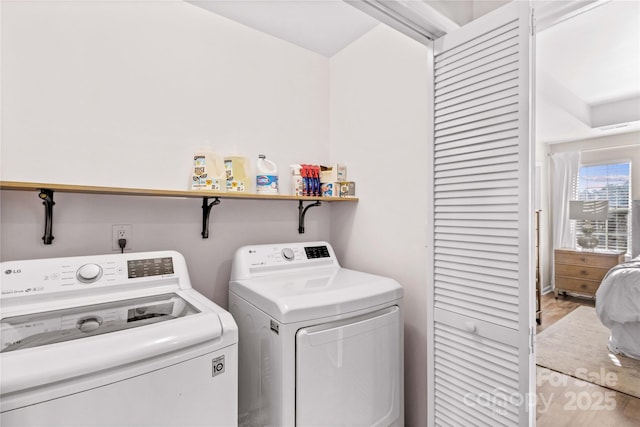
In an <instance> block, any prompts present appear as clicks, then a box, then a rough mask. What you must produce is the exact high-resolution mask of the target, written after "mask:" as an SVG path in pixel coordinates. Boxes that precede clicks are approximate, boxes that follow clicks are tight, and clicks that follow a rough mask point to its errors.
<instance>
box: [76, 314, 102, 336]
mask: <svg viewBox="0 0 640 427" xmlns="http://www.w3.org/2000/svg"><path fill="white" fill-rule="evenodd" d="M101 324H102V319H101V318H99V317H97V316H96V317H86V318H84V319H80V320H78V323H77V324H76V327H77V328H78V329H80V330H81V331H82V332H92V331H95V330H96V329H98V328H99V327H100V325H101Z"/></svg>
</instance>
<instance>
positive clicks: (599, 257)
mask: <svg viewBox="0 0 640 427" xmlns="http://www.w3.org/2000/svg"><path fill="white" fill-rule="evenodd" d="M555 256H556V262H557V263H560V264H578V265H588V266H590V267H605V268H607V269H609V268H611V267H613V266H615V265H617V264H619V263H620V262H622V261H621V260H620V259H621V257H620V255H619V254H603V253H597V252H575V251H571V252H567V251H562V250H556V253H555Z"/></svg>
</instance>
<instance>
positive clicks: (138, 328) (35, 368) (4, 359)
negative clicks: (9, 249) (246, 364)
mask: <svg viewBox="0 0 640 427" xmlns="http://www.w3.org/2000/svg"><path fill="white" fill-rule="evenodd" d="M0 274H1V275H2V283H1V289H2V297H1V299H0V306H1V308H2V319H1V346H0V365H1V366H2V376H1V377H0V408H1V413H0V424H1V425H2V426H3V427H16V426H44V425H46V426H64V427H70V426H82V427H94V426H104V427H107V426H108V427H116V426H127V427H132V426H149V427H157V426H171V427H195V426H224V427H228V426H234V425H237V372H238V370H237V357H238V330H237V326H236V323H235V321H234V320H233V318H232V317H231V315H230V314H229V313H228V312H227V311H225V310H223V309H221V308H220V307H218V306H217V305H216V304H214V303H213V302H211V301H210V300H208V299H207V298H205V297H204V296H203V295H201V294H200V293H198V292H197V291H195V290H194V289H193V288H192V287H191V283H190V281H189V275H188V272H187V266H186V263H185V260H184V258H183V257H182V255H180V254H179V253H177V252H173V251H163V252H147V253H132V254H117V255H103V256H81V257H70V258H51V259H39V260H27V261H8V262H3V263H1V267H0Z"/></svg>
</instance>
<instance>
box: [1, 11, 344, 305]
mask: <svg viewBox="0 0 640 427" xmlns="http://www.w3.org/2000/svg"><path fill="white" fill-rule="evenodd" d="M1 19H2V27H1V28H2V69H1V71H2V134H1V136H2V152H1V154H2V156H1V172H0V174H1V178H2V180H7V181H33V182H54V183H64V184H84V185H105V186H121V187H139V188H165V189H187V188H188V177H189V167H190V164H191V156H192V154H193V152H194V151H195V150H196V148H197V147H199V146H201V145H208V146H210V147H211V148H213V149H215V150H217V151H219V152H221V153H230V152H232V151H236V150H237V151H241V152H243V153H244V154H245V155H247V156H248V157H249V158H250V159H252V160H253V159H255V158H256V157H257V155H258V154H259V153H264V154H266V155H267V156H268V158H270V159H272V160H274V161H276V162H277V163H278V165H279V166H280V176H281V180H282V185H283V188H287V189H288V188H289V185H288V184H289V179H288V177H287V174H286V170H285V169H286V166H287V165H289V164H290V163H298V162H304V161H307V162H322V163H325V162H327V161H328V158H329V146H328V140H329V60H328V59H327V58H325V57H322V56H320V55H317V54H314V53H312V52H309V51H307V50H304V49H302V48H299V47H297V46H295V45H292V44H289V43H286V42H283V41H281V40H278V39H276V38H273V37H271V36H266V35H264V34H262V33H259V32H257V31H254V30H252V29H249V28H247V27H244V26H242V25H239V24H237V23H235V22H233V21H230V20H227V19H225V18H222V17H220V16H217V15H215V14H213V13H211V12H208V11H206V10H203V9H201V8H198V7H196V6H193V5H190V4H187V3H184V2H181V1H152V2H149V1H143V2H118V1H102V2H66V1H49V2H3V3H2V18H1ZM54 200H55V202H56V205H55V207H54V214H53V234H54V236H55V240H54V242H53V244H52V245H47V246H45V245H44V244H43V243H42V240H41V237H42V235H43V223H44V219H43V212H44V209H43V207H42V203H41V202H40V201H39V200H38V198H37V194H36V193H35V192H33V193H31V192H18V191H3V192H2V195H1V199H0V204H1V211H0V214H1V220H2V223H1V228H0V230H1V233H2V234H1V254H0V256H1V259H2V260H9V259H25V258H42V257H58V256H69V255H80V254H99V253H110V252H111V251H112V249H111V225H112V224H121V223H126V224H133V242H132V243H133V250H134V251H146V250H161V249H177V250H179V251H181V252H183V254H184V255H185V256H186V258H187V260H188V262H189V269H190V273H191V276H192V281H193V282H194V286H195V287H196V288H197V289H198V290H199V291H201V292H202V293H204V294H205V295H206V296H208V297H209V298H211V299H213V300H214V301H215V302H217V303H219V304H221V305H222V306H225V307H226V302H227V295H226V294H227V284H228V280H229V272H230V263H231V257H232V254H233V251H234V250H235V249H236V248H237V247H239V246H240V245H242V244H246V243H266V242H276V241H300V240H315V239H327V238H328V237H329V214H330V210H331V209H330V208H331V207H330V206H328V205H326V204H325V205H324V206H322V207H319V208H314V209H312V210H310V211H309V212H308V215H307V224H306V231H307V232H306V234H304V235H298V233H297V212H298V211H297V204H296V202H292V201H264V202H255V201H237V200H223V201H222V203H221V205H219V206H217V207H214V208H213V211H212V218H211V223H210V238H209V239H207V240H204V239H202V238H201V237H200V231H201V215H202V213H201V212H202V211H201V209H200V206H201V201H200V200H198V199H156V198H144V197H130V196H90V195H73V194H63V193H56V194H55V195H54ZM349 205H352V207H353V209H355V208H356V207H357V205H355V204H349Z"/></svg>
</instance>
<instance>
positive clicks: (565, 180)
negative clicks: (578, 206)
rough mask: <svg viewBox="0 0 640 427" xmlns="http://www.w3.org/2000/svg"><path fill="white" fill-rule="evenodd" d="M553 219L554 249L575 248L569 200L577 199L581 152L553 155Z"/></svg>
mask: <svg viewBox="0 0 640 427" xmlns="http://www.w3.org/2000/svg"><path fill="white" fill-rule="evenodd" d="M551 162H552V164H553V175H552V177H551V183H552V184H551V212H552V215H551V218H552V219H553V249H558V248H573V247H574V243H575V231H574V230H572V228H571V221H570V220H569V200H571V199H575V195H576V189H577V185H578V168H579V167H580V152H579V151H570V152H564V153H553V154H551Z"/></svg>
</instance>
